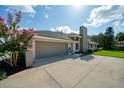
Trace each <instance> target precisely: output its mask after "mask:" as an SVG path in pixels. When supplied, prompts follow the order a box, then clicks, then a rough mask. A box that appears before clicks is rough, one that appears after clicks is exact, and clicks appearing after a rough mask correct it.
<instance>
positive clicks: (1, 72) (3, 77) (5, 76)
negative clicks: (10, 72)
mask: <svg viewBox="0 0 124 93" xmlns="http://www.w3.org/2000/svg"><path fill="white" fill-rule="evenodd" d="M5 78H7V73H6V72H3V71H0V80H3V79H5Z"/></svg>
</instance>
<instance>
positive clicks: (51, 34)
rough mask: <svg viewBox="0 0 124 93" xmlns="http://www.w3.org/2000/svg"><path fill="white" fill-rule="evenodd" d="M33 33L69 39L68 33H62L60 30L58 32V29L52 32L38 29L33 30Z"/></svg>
mask: <svg viewBox="0 0 124 93" xmlns="http://www.w3.org/2000/svg"><path fill="white" fill-rule="evenodd" d="M34 33H36V34H38V35H39V36H45V37H52V38H60V39H66V40H71V39H70V38H69V37H68V34H65V33H62V32H59V31H56V32H53V31H45V30H39V31H34Z"/></svg>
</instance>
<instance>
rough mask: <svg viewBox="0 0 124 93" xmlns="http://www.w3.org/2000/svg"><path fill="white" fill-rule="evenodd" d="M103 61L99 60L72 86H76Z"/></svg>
mask: <svg viewBox="0 0 124 93" xmlns="http://www.w3.org/2000/svg"><path fill="white" fill-rule="evenodd" d="M100 63H101V62H98V63H97V64H96V65H95V66H94V67H93V68H92V69H91V70H90V71H89V72H87V74H86V75H84V76H83V77H82V78H81V79H80V80H79V81H78V82H77V83H76V84H75V85H74V86H73V87H72V88H74V87H76V86H77V85H78V84H79V83H80V82H81V81H82V80H83V79H84V78H85V77H87V76H88V75H89V74H90V73H91V72H93V70H94V69H95V68H96V67H97V66H98V65H99V64H100Z"/></svg>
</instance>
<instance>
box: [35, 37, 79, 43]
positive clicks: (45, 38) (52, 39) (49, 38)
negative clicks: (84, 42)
mask: <svg viewBox="0 0 124 93" xmlns="http://www.w3.org/2000/svg"><path fill="white" fill-rule="evenodd" d="M33 39H34V40H36V41H46V42H60V43H61V42H62V43H79V42H78V41H73V40H65V39H58V38H51V37H44V36H33Z"/></svg>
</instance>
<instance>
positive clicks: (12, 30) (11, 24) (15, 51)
mask: <svg viewBox="0 0 124 93" xmlns="http://www.w3.org/2000/svg"><path fill="white" fill-rule="evenodd" d="M20 21H21V12H17V13H16V14H15V16H13V14H12V12H8V19H7V24H5V21H4V19H3V18H2V17H1V16H0V51H1V52H3V53H10V58H9V59H7V60H5V62H7V63H8V64H9V65H11V66H12V67H16V66H17V60H18V56H19V52H21V51H26V50H31V47H32V46H31V42H30V41H31V39H32V36H33V33H32V31H33V29H30V28H27V29H22V30H20V29H19V26H18V24H19V23H20Z"/></svg>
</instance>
